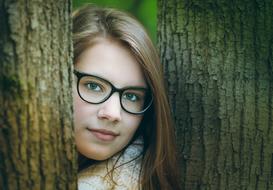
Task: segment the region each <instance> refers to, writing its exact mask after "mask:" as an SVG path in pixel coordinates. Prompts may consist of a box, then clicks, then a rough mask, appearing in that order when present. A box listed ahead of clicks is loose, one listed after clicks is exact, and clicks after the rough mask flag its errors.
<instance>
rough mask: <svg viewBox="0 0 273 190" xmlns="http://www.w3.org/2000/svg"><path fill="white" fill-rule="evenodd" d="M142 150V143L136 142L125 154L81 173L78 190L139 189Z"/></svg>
mask: <svg viewBox="0 0 273 190" xmlns="http://www.w3.org/2000/svg"><path fill="white" fill-rule="evenodd" d="M142 149H143V144H142V141H139V140H136V141H135V142H133V143H132V144H131V145H130V146H128V147H127V148H126V149H125V151H124V153H123V154H121V153H119V154H117V155H115V156H114V157H112V158H111V159H109V160H107V161H103V162H101V163H99V164H96V165H92V166H90V167H88V168H86V169H85V170H83V171H81V172H80V173H79V175H78V189H79V190H87V189H94V190H96V189H100V190H101V189H116V188H117V189H120V190H122V189H138V184H139V177H140V170H141V159H142V156H141V153H142ZM112 169H114V170H113V172H112V173H111V170H112Z"/></svg>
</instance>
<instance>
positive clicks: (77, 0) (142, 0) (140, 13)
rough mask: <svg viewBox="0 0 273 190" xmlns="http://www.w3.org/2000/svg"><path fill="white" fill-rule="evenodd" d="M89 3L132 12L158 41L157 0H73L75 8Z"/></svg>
mask: <svg viewBox="0 0 273 190" xmlns="http://www.w3.org/2000/svg"><path fill="white" fill-rule="evenodd" d="M88 3H89V4H90V3H92V4H95V5H97V6H100V7H111V8H116V9H119V10H124V11H127V12H129V13H131V14H132V15H134V16H135V17H136V18H137V19H138V20H139V21H140V22H141V23H142V24H143V25H144V27H145V28H146V29H147V32H148V33H149V35H150V37H151V38H152V40H153V42H154V43H156V14H157V12H156V8H157V7H156V0H73V9H77V8H78V7H80V6H83V5H85V4H88Z"/></svg>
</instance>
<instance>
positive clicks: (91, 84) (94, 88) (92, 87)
mask: <svg viewBox="0 0 273 190" xmlns="http://www.w3.org/2000/svg"><path fill="white" fill-rule="evenodd" d="M85 86H86V88H87V89H88V90H91V91H95V92H101V91H102V88H101V86H100V85H99V84H97V83H95V82H88V83H85Z"/></svg>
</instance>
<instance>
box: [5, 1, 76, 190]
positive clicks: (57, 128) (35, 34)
mask: <svg viewBox="0 0 273 190" xmlns="http://www.w3.org/2000/svg"><path fill="white" fill-rule="evenodd" d="M71 7H72V6H71V1H69V0H58V1H55V0H47V1H43V0H15V1H12V0H0V32H1V33H0V146H1V147H0V171H1V172H0V189H4V190H26V189H33V190H37V189H48V190H52V189H62V190H63V189H76V173H77V169H76V167H77V166H76V151H75V146H74V139H73V122H72V94H71V92H72V90H71V86H72V42H71V41H72V39H71V21H70V14H71Z"/></svg>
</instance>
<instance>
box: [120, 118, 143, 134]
mask: <svg viewBox="0 0 273 190" xmlns="http://www.w3.org/2000/svg"><path fill="white" fill-rule="evenodd" d="M142 118H143V116H131V117H127V118H126V123H127V126H128V129H129V130H130V131H131V132H135V131H136V130H137V129H138V127H139V125H140V122H141V120H142ZM124 119H125V118H124Z"/></svg>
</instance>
